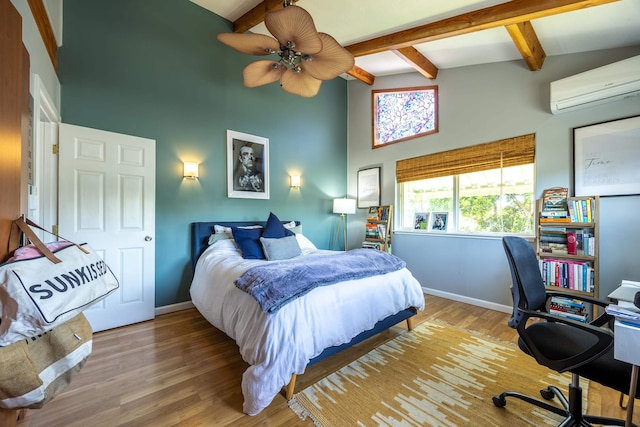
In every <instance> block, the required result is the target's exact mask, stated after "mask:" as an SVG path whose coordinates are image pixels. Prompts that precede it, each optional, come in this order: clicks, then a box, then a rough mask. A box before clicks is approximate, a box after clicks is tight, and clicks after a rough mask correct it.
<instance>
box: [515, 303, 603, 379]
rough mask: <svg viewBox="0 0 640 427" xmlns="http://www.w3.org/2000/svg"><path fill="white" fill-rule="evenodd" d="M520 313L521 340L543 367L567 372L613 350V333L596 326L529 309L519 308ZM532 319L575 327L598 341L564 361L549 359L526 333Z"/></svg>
mask: <svg viewBox="0 0 640 427" xmlns="http://www.w3.org/2000/svg"><path fill="white" fill-rule="evenodd" d="M518 311H520V312H521V313H522V316H523V321H522V322H520V323H519V324H518V326H517V329H518V334H519V335H520V338H521V339H522V341H523V342H524V344H525V345H526V346H527V349H528V350H529V351H530V352H531V354H532V355H533V357H534V358H535V359H536V360H537V361H538V363H540V364H541V365H544V366H548V367H549V368H551V369H553V370H556V371H558V372H565V371H569V370H571V369H574V368H576V367H579V366H582V365H584V364H586V363H589V362H591V361H592V360H594V359H596V358H598V357H600V356H601V355H603V354H604V353H606V352H607V351H609V350H610V349H611V347H612V346H613V332H612V331H610V330H608V329H604V328H600V327H598V326H596V325H592V324H590V323H584V322H579V321H577V320H572V319H567V318H564V317H560V316H554V315H553V314H549V313H545V312H541V311H534V310H529V309H523V308H518ZM530 318H538V319H544V320H546V321H548V322H554V323H561V324H564V325H567V326H570V327H574V328H577V329H580V330H583V331H586V332H589V333H590V334H592V335H594V336H595V337H596V339H597V342H596V344H595V345H593V346H592V347H590V348H589V349H587V350H586V351H583V352H581V353H577V354H574V355H572V356H570V357H567V358H564V359H549V358H548V357H547V356H546V355H545V354H543V353H542V352H541V351H540V350H539V349H538V348H537V347H536V346H535V345H534V343H533V341H532V340H531V337H530V336H529V334H528V333H527V331H526V328H527V320H528V319H530Z"/></svg>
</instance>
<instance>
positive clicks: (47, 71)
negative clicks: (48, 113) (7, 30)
mask: <svg viewBox="0 0 640 427" xmlns="http://www.w3.org/2000/svg"><path fill="white" fill-rule="evenodd" d="M11 3H12V4H13V6H14V7H15V8H16V9H17V10H18V13H20V15H21V16H22V42H23V43H24V45H25V47H26V48H27V51H28V52H29V61H30V68H31V78H30V79H29V80H30V85H29V90H30V92H31V95H33V94H34V87H33V83H34V81H35V79H34V77H33V76H34V75H35V74H38V75H39V76H40V80H41V81H42V83H43V84H44V86H45V88H46V91H47V93H48V94H49V96H50V97H51V100H52V101H53V103H54V104H55V108H56V110H57V111H58V112H59V111H60V81H59V80H58V76H57V75H56V72H55V70H54V68H53V64H52V63H51V60H50V59H49V54H48V53H47V49H46V48H45V47H44V42H43V41H42V37H40V31H39V30H38V27H37V26H36V22H35V20H34V19H33V15H32V14H31V9H29V4H28V3H27V0H11ZM61 4H62V2H61V1H60V5H61ZM60 19H61V18H60Z"/></svg>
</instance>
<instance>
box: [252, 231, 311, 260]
mask: <svg viewBox="0 0 640 427" xmlns="http://www.w3.org/2000/svg"><path fill="white" fill-rule="evenodd" d="M260 242H261V243H262V249H263V251H264V254H265V256H266V257H267V261H276V260H279V259H289V258H293V257H296V256H298V255H300V254H301V253H302V250H300V245H299V244H298V240H297V239H296V236H287V237H281V238H279V239H265V238H264V237H261V238H260Z"/></svg>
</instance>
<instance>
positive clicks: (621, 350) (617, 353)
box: [613, 320, 640, 427]
mask: <svg viewBox="0 0 640 427" xmlns="http://www.w3.org/2000/svg"><path fill="white" fill-rule="evenodd" d="M614 336H615V339H614V340H613V357H615V358H616V359H618V360H621V361H623V362H627V363H631V364H632V365H633V368H632V370H631V384H630V385H629V403H628V404H627V420H626V421H625V426H626V427H630V426H631V425H632V419H633V404H634V401H635V397H636V386H637V383H638V365H640V325H632V324H630V323H624V322H621V321H619V320H616V322H615V326H614Z"/></svg>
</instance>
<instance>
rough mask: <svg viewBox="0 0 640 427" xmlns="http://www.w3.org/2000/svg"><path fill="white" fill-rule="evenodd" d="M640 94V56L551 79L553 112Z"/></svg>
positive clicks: (590, 105)
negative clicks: (555, 79) (573, 74)
mask: <svg viewBox="0 0 640 427" xmlns="http://www.w3.org/2000/svg"><path fill="white" fill-rule="evenodd" d="M639 95H640V55H638V56H633V57H631V58H629V59H625V60H623V61H619V62H614V63H613V64H609V65H605V66H604V67H599V68H596V69H593V70H590V71H585V72H584V73H580V74H576V75H575V76H571V77H567V78H564V79H561V80H557V81H555V82H551V112H552V113H553V114H558V113H563V112H565V111H573V110H578V109H581V108H587V107H592V106H594V105H599V104H603V103H605V102H611V101H617V100H619V99H623V98H627V97H631V96H639Z"/></svg>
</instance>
